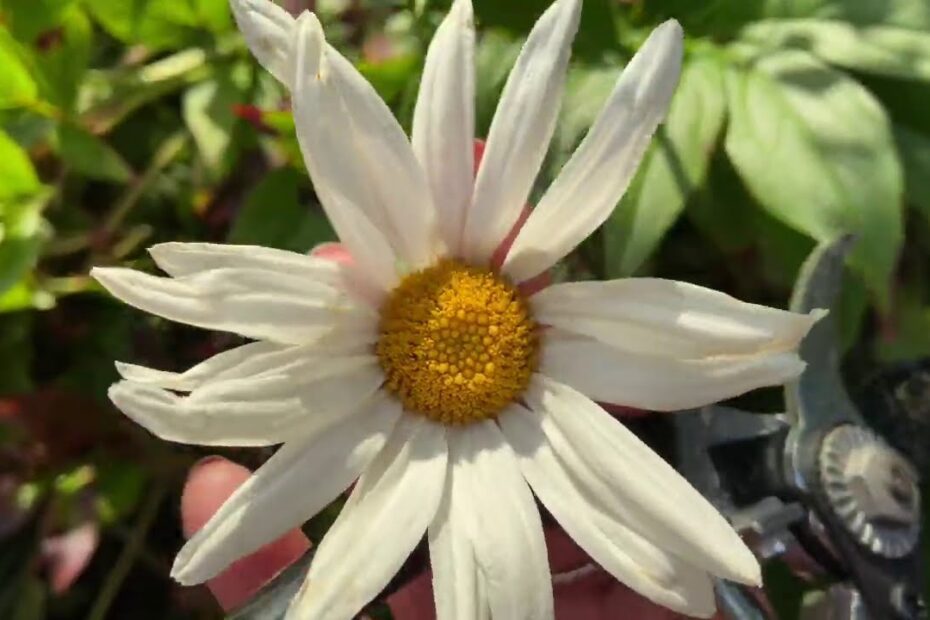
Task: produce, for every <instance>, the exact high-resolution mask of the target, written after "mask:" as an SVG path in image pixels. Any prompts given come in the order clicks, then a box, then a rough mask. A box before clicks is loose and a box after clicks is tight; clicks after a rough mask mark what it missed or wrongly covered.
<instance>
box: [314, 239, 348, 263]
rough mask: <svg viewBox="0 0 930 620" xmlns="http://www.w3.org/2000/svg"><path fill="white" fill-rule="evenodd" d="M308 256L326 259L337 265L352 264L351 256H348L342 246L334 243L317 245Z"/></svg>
mask: <svg viewBox="0 0 930 620" xmlns="http://www.w3.org/2000/svg"><path fill="white" fill-rule="evenodd" d="M310 256H316V257H317V258H326V259H328V260H332V261H336V262H337V263H342V264H344V265H351V264H352V255H351V254H349V251H348V250H347V249H346V247H345V246H344V245H342V244H341V243H337V242H335V241H328V242H326V243H321V244H319V245H318V246H316V247H314V248H313V249H312V250H310Z"/></svg>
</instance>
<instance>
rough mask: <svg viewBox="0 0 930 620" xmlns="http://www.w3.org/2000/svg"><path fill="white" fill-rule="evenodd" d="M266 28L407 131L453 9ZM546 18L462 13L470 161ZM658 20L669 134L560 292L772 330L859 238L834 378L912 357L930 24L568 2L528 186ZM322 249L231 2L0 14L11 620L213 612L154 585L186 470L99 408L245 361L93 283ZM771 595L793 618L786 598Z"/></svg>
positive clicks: (905, 4)
mask: <svg viewBox="0 0 930 620" xmlns="http://www.w3.org/2000/svg"><path fill="white" fill-rule="evenodd" d="M284 4H285V5H286V6H287V8H288V9H289V10H292V11H299V10H302V9H305V8H311V9H315V10H316V11H317V12H318V13H319V15H320V17H321V19H322V20H323V23H324V26H325V27H326V28H327V33H328V36H329V37H330V39H331V40H332V41H333V43H334V44H335V45H336V46H337V47H339V48H340V49H341V50H343V51H344V52H345V53H346V54H348V55H349V56H350V57H351V58H352V59H353V60H354V61H355V62H356V63H357V65H358V66H359V68H360V69H361V70H362V72H363V73H364V74H365V75H366V76H367V77H368V79H369V80H371V81H372V83H373V84H374V85H375V87H376V88H377V89H378V91H379V92H380V93H381V94H382V96H383V97H384V98H385V99H386V100H387V101H388V102H389V104H390V105H391V106H392V108H393V109H394V110H395V112H396V114H397V116H398V117H399V118H400V119H401V121H402V122H403V123H404V124H405V125H408V126H409V120H410V118H411V116H412V107H413V102H414V99H415V96H416V90H417V83H418V76H419V72H420V70H421V67H422V60H423V54H424V51H425V46H426V44H427V43H428V41H429V38H430V36H431V34H432V31H433V29H434V28H435V27H436V25H437V24H438V20H439V19H440V17H441V15H442V14H443V12H444V11H445V9H446V8H447V4H448V3H447V2H445V1H444V0H414V1H411V2H409V3H404V2H399V1H394V2H391V1H388V0H383V1H378V0H318V2H313V1H312V0H288V1H287V2H284ZM547 4H548V0H520V1H519V2H500V1H498V0H475V9H476V14H477V16H478V20H479V30H480V32H481V37H480V43H479V50H478V58H477V60H478V88H479V92H478V127H479V132H480V134H481V135H483V134H484V133H485V132H486V131H487V127H488V125H489V123H490V118H491V115H492V113H493V110H494V106H495V104H496V100H497V96H498V94H499V91H500V89H501V87H502V86H503V81H504V79H505V78H506V75H507V72H508V70H509V67H510V64H511V63H512V62H513V61H514V60H515V58H516V54H517V52H518V50H519V46H520V43H521V37H522V36H525V33H526V32H527V31H528V30H529V27H530V26H531V24H532V23H533V21H534V20H535V18H536V17H537V16H538V15H539V14H540V13H541V12H542V10H543V9H544V8H545V6H546V5H547ZM667 17H675V18H677V19H678V20H679V21H681V22H682V24H683V25H684V27H685V31H686V33H687V36H688V39H687V43H686V59H685V65H684V70H683V76H682V81H681V85H680V87H679V89H678V92H677V94H676V96H675V99H674V101H673V104H672V109H671V112H670V115H669V118H668V121H667V122H666V124H665V125H664V127H663V128H662V129H661V130H660V132H659V133H658V135H657V138H656V139H655V140H654V142H653V145H652V147H651V149H650V151H649V154H648V155H647V158H646V160H645V163H644V165H643V166H642V169H641V170H640V172H639V174H638V176H637V178H636V180H635V182H634V184H633V186H632V188H631V190H630V191H629V192H628V193H627V195H626V196H625V197H624V199H623V200H622V202H621V204H620V205H619V208H618V209H617V211H616V212H615V214H614V216H613V217H612V218H611V219H610V220H609V221H608V222H607V223H606V224H605V225H604V226H603V227H602V229H601V230H600V231H599V232H598V234H597V235H595V236H594V237H593V238H592V239H591V240H589V241H588V242H587V243H586V245H584V246H583V247H582V248H580V249H579V250H578V251H577V252H576V253H575V254H574V255H573V256H571V257H570V258H569V260H567V261H566V262H565V264H564V265H563V266H562V267H561V269H562V270H563V272H566V273H571V275H572V276H573V277H575V278H578V277H582V278H584V277H590V278H608V277H618V276H626V275H631V274H651V275H659V276H668V277H675V278H678V279H685V280H690V281H693V282H697V283H701V284H706V285H711V286H713V287H715V288H719V289H722V290H725V291H728V292H730V293H732V294H734V295H737V296H739V297H741V298H744V299H748V300H752V301H758V302H764V303H768V304H772V305H777V306H784V305H785V303H786V300H787V297H788V294H789V291H790V287H791V284H792V282H793V279H794V277H795V275H796V272H797V269H798V267H799V265H800V262H801V260H802V259H803V258H804V256H805V255H806V254H807V252H808V251H809V250H810V249H811V248H812V247H813V245H814V244H815V242H816V241H820V240H825V239H830V238H832V237H834V236H836V235H837V234H839V233H841V232H846V231H853V232H855V233H857V234H858V235H859V243H858V247H857V249H856V251H855V253H854V254H853V256H852V258H851V260H850V262H849V270H848V276H847V286H846V289H845V292H844V299H843V307H842V311H841V320H842V326H843V334H844V339H845V341H846V343H847V345H848V346H849V347H850V348H851V351H852V353H851V355H850V359H851V360H853V361H854V363H855V364H857V365H859V366H863V367H873V366H874V365H875V364H876V363H884V362H889V361H895V360H906V359H916V358H920V357H924V356H928V355H930V290H928V285H927V279H926V277H925V274H926V272H927V271H928V269H930V263H928V257H930V234H928V232H930V228H928V224H930V114H928V112H930V4H928V3H927V2H926V0H706V1H703V2H693V1H692V0H633V1H625V2H621V1H618V0H586V2H585V7H584V14H583V18H582V24H581V29H580V33H579V36H578V39H577V40H576V43H575V47H574V49H575V54H574V62H573V65H572V69H571V75H570V79H569V82H568V87H567V94H566V99H565V102H564V104H563V107H562V113H561V118H560V122H559V125H558V129H557V133H556V137H555V140H554V142H553V146H552V149H551V152H550V155H549V158H548V163H547V166H546V170H545V173H544V174H543V178H541V179H540V181H539V186H540V187H544V186H545V185H546V183H547V182H548V180H549V179H550V178H551V177H552V174H553V173H554V172H555V171H556V170H558V168H559V167H560V165H561V164H562V163H563V162H564V161H565V159H566V158H567V155H568V154H569V153H570V152H571V151H572V149H573V147H574V146H575V145H576V144H577V143H578V142H579V140H580V139H581V138H582V137H583V135H584V133H585V131H586V130H587V128H588V126H589V125H590V123H591V122H592V121H593V119H594V116H595V114H596V112H597V110H598V109H599V107H600V104H601V103H602V102H603V101H604V100H605V99H606V97H607V95H608V93H609V91H610V88H611V86H612V84H613V82H614V80H615V79H616V76H617V73H618V71H619V69H620V68H621V67H622V66H623V64H624V62H625V60H626V59H628V58H629V57H630V56H631V53H632V51H633V50H634V49H635V48H636V47H637V45H638V44H639V43H640V42H641V41H642V40H643V38H644V36H645V34H646V33H647V32H648V31H649V30H650V29H651V27H652V26H654V25H655V24H656V23H658V22H659V21H660V20H663V19H665V18H667ZM332 238H333V233H332V230H331V229H330V227H329V226H328V224H327V223H326V220H325V218H324V217H323V215H322V213H321V211H320V209H319V207H318V204H317V202H316V197H315V195H314V193H313V187H312V185H311V183H310V181H309V179H308V178H307V176H306V173H305V171H304V168H303V165H302V162H301V161H300V155H299V151H298V149H297V148H296V142H295V138H294V132H293V121H292V119H291V116H290V112H289V104H288V101H287V98H286V96H285V93H284V92H283V90H282V89H281V87H280V86H279V85H277V84H276V83H275V82H274V81H273V80H272V79H271V78H270V77H269V76H268V75H267V74H265V73H264V72H263V71H262V70H260V69H259V68H258V67H257V66H256V65H255V63H254V62H253V61H252V60H251V58H250V56H249V54H248V53H247V50H246V49H245V47H244V45H243V43H242V41H241V40H240V38H239V37H238V36H237V34H236V32H235V29H234V27H233V24H232V23H231V20H230V15H229V10H228V7H227V6H226V2H225V0H133V1H132V2H114V1H112V0H0V617H4V618H7V617H10V618H17V619H22V620H27V619H32V618H45V617H49V618H65V617H69V618H70V617H84V616H87V617H91V618H104V617H133V618H148V617H151V618H188V617H210V616H211V614H214V613H215V612H214V611H212V609H213V608H212V607H211V605H210V603H209V601H208V600H207V599H206V598H205V597H204V595H203V594H202V593H200V592H198V591H187V592H181V591H180V590H178V589H176V588H175V587H174V586H173V585H172V584H171V583H170V582H169V581H168V579H167V574H168V570H167V566H168V564H169V562H170V557H171V555H172V554H173V552H174V551H175V550H176V548H177V547H178V544H179V536H180V535H179V532H178V526H177V523H176V508H175V507H176V506H177V494H178V492H179V489H180V484H181V480H182V479H183V475H184V472H185V471H186V468H187V467H188V466H189V465H190V464H191V463H192V462H193V461H194V460H195V459H196V458H198V456H199V454H198V453H197V452H196V451H193V450H190V449H181V448H178V447H174V446H168V445H165V444H162V443H161V442H158V441H155V440H152V439H151V438H149V437H148V436H146V435H145V434H144V433H143V432H140V431H139V430H138V429H136V428H134V427H133V426H132V425H131V424H128V423H126V422H125V421H124V420H123V419H122V418H121V416H120V415H118V414H117V413H116V412H115V411H114V410H113V409H112V407H111V406H110V405H109V404H108V403H107V400H106V397H105V392H106V387H107V386H108V385H109V383H111V382H112V381H113V380H114V379H115V373H114V370H113V367H112V363H111V360H113V359H124V360H133V361H139V362H143V363H146V364H149V365H153V366H159V367H164V368H180V367H184V366H187V365H190V364H192V363H193V362H195V361H197V360H199V359H202V358H203V357H205V356H207V355H209V354H210V353H211V352H214V351H217V350H220V349H223V348H225V347H228V346H230V345H231V344H234V343H235V340H234V339H233V338H232V337H228V336H222V335H215V334H213V335H211V334H205V333H201V332H198V331H196V330H192V329H188V328H184V327H180V326H177V325H173V324H170V323H168V322H165V321H161V320H158V319H154V318H151V317H147V316H145V315H143V313H139V312H134V311H132V310H130V309H128V308H125V307H123V306H121V305H118V304H116V303H114V302H113V301H111V300H110V299H108V298H107V297H106V296H105V295H103V294H101V291H100V290H99V289H98V288H96V287H95V286H94V284H93V282H92V281H90V280H89V279H88V277H87V272H88V269H89V267H90V266H91V265H95V264H131V265H133V266H137V267H141V268H146V269H151V268H152V265H151V262H150V260H149V259H148V257H147V255H146V254H145V252H144V248H145V247H146V246H148V245H151V244H153V243H156V242H159V241H166V240H207V241H228V242H231V243H254V244H261V245H269V246H274V247H281V248H286V249H291V250H298V251H306V250H307V249H308V248H310V247H312V246H313V245H315V244H317V243H320V242H322V241H327V240H331V239H332ZM557 275H558V274H557ZM763 401H764V399H763V400H762V401H760V402H761V403H762V404H764V405H766V406H772V407H775V408H777V402H776V403H774V404H773V403H770V402H768V401H764V402H763ZM230 454H231V455H232V456H233V457H235V458H237V459H239V460H243V459H246V460H247V459H249V458H253V459H259V458H260V455H259V456H256V455H255V454H254V453H250V454H248V455H244V454H239V453H236V452H232V451H231V452H230ZM254 462H257V461H254ZM254 462H253V464H254ZM328 518H329V517H327V516H326V515H324V516H323V517H321V518H318V519H317V520H315V521H314V522H312V523H311V524H309V526H308V527H309V528H310V529H311V530H312V531H313V532H314V533H316V534H319V533H320V532H322V531H323V530H324V529H325V527H326V525H327V519H328ZM773 575H774V576H773V577H772V579H771V585H772V587H773V588H775V589H777V590H778V592H779V597H778V598H779V600H782V601H783V610H782V611H783V613H784V616H785V617H786V618H787V617H792V613H793V612H792V607H793V606H794V605H795V604H796V601H797V599H798V597H799V596H800V589H799V587H798V585H797V584H796V583H794V582H791V581H789V580H787V579H786V578H784V577H781V578H780V577H779V576H778V573H777V569H776V573H773ZM786 594H787V595H790V596H787V595H786Z"/></svg>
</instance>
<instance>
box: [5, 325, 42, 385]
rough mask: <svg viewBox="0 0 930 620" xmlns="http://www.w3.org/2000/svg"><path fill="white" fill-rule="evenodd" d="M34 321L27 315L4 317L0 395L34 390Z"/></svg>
mask: <svg viewBox="0 0 930 620" xmlns="http://www.w3.org/2000/svg"><path fill="white" fill-rule="evenodd" d="M34 318H35V315H33V314H30V313H26V312H19V313H16V314H0V394H24V393H26V392H29V391H31V390H32V389H33V385H32V372H31V371H32V363H33V341H32V324H33V320H34Z"/></svg>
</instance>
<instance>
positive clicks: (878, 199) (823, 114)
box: [726, 50, 903, 303]
mask: <svg viewBox="0 0 930 620" xmlns="http://www.w3.org/2000/svg"><path fill="white" fill-rule="evenodd" d="M727 92H728V98H729V102H730V103H729V108H730V118H731V121H730V125H729V131H728V132H727V138H726V150H727V154H728V155H729V157H730V158H731V159H732V161H733V163H734V165H735V166H736V169H737V170H738V171H739V173H740V176H741V177H742V179H743V181H744V182H745V183H746V185H747V187H748V188H749V189H750V191H751V192H752V193H753V195H754V196H755V198H756V199H757V200H758V201H759V203H760V204H761V205H762V206H763V208H765V209H766V210H768V211H769V212H770V213H771V214H772V215H774V216H775V217H777V218H778V219H780V220H782V221H783V222H785V223H786V224H788V225H789V226H791V227H793V228H795V229H796V230H798V231H801V232H803V233H805V234H807V235H808V236H810V237H812V238H813V239H816V240H818V241H826V240H830V239H833V238H835V237H837V236H839V235H841V234H843V233H847V232H853V233H857V234H858V235H859V237H860V238H859V242H858V243H857V245H856V249H855V250H854V252H853V255H852V257H851V263H852V264H853V265H854V266H855V267H856V269H858V270H859V272H860V273H861V274H862V276H863V278H864V279H865V281H866V283H867V284H868V286H869V288H870V289H871V290H872V291H873V293H875V294H877V296H878V298H879V300H880V301H882V302H885V303H887V301H888V291H889V284H890V283H889V277H890V275H891V273H892V270H893V269H894V265H895V261H896V259H897V254H898V251H899V249H900V247H901V242H902V237H903V230H902V229H903V225H902V214H901V205H902V195H903V173H902V170H901V165H900V163H899V162H898V159H897V156H896V154H895V148H894V141H893V137H892V134H891V128H890V125H889V122H888V118H887V116H886V115H885V113H884V111H883V110H882V108H881V106H880V104H879V103H878V102H877V101H876V100H875V99H874V97H873V96H872V95H871V94H869V93H868V92H867V91H866V90H865V89H864V88H863V87H862V86H861V85H859V84H858V83H857V82H855V81H854V80H852V79H850V78H849V77H847V76H845V75H844V74H842V73H839V72H837V71H835V70H833V69H830V68H829V67H827V66H826V65H824V64H823V63H821V62H820V61H818V60H817V59H816V58H814V57H813V56H810V55H809V54H807V53H806V52H802V51H797V50H786V51H781V52H776V53H772V54H769V55H766V56H763V57H761V58H758V59H756V61H755V62H752V63H749V64H748V65H747V66H746V67H745V68H743V69H742V70H739V71H734V72H732V73H731V78H730V79H729V80H728V88H727Z"/></svg>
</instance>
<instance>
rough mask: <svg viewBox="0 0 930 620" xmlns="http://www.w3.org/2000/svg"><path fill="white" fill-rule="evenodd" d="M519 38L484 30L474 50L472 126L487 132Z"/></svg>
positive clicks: (517, 53)
mask: <svg viewBox="0 0 930 620" xmlns="http://www.w3.org/2000/svg"><path fill="white" fill-rule="evenodd" d="M522 45H523V42H522V41H515V40H514V39H513V38H511V37H509V36H508V35H506V34H505V33H503V32H494V31H491V32H485V33H484V35H483V36H482V37H481V41H480V43H479V44H478V50H477V53H476V54H475V76H476V85H475V130H476V132H477V135H478V136H487V135H488V133H487V132H488V128H489V127H490V126H491V119H492V118H493V117H494V110H495V109H496V108H497V100H498V98H500V94H501V90H503V88H504V83H505V82H506V81H507V76H508V75H509V74H510V69H511V68H512V67H513V65H514V63H515V62H516V61H517V56H518V55H519V54H520V47H521V46H522Z"/></svg>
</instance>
